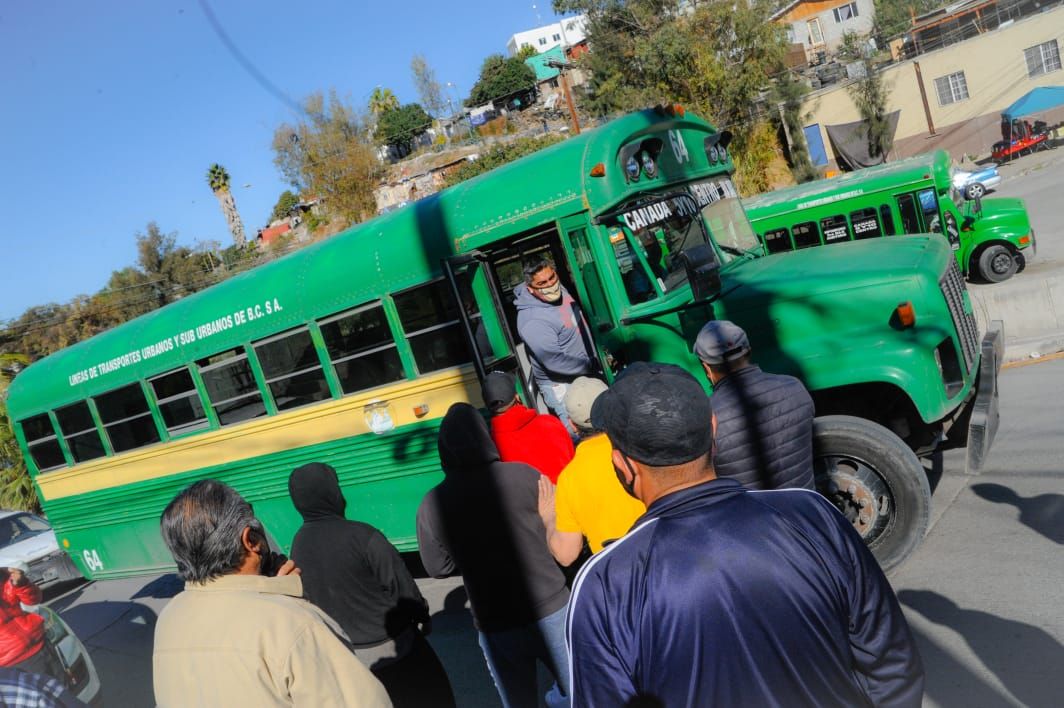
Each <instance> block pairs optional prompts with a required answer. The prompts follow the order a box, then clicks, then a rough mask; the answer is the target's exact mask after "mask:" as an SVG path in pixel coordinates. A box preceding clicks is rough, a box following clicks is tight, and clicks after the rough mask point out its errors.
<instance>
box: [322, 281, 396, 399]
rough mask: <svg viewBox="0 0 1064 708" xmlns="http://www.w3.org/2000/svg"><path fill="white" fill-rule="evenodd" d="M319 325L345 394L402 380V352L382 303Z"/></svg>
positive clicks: (330, 319) (352, 311) (350, 312)
mask: <svg viewBox="0 0 1064 708" xmlns="http://www.w3.org/2000/svg"><path fill="white" fill-rule="evenodd" d="M318 325H319V327H320V328H321V336H322V338H323V339H324V340H325V349H326V351H327V352H328V353H329V360H330V361H332V365H333V369H334V370H335V371H336V376H337V378H338V379H340V388H341V389H342V390H343V392H344V393H354V392H355V391H362V390H364V389H367V388H373V387H374V386H380V385H382V384H386V383H390V382H392V381H398V380H399V379H401V378H403V364H402V362H401V361H400V360H399V348H398V347H396V345H395V340H394V339H393V338H392V331H391V330H390V329H389V328H388V320H387V318H386V317H385V315H384V307H382V306H381V304H380V303H379V302H375V303H371V304H369V305H363V306H362V307H358V308H355V309H354V310H349V311H347V312H342V313H340V314H338V315H334V316H332V317H329V318H327V319H324V320H322V321H320V322H319V323H318Z"/></svg>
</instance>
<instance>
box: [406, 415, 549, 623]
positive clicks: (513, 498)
mask: <svg viewBox="0 0 1064 708" xmlns="http://www.w3.org/2000/svg"><path fill="white" fill-rule="evenodd" d="M439 451H440V462H441V463H442V465H443V473H444V478H443V481H442V482H440V483H439V484H438V485H436V486H435V487H434V488H433V489H431V490H430V491H429V493H428V494H426V495H425V498H424V500H422V502H421V506H420V507H419V508H418V512H417V540H418V546H419V547H420V553H421V561H422V563H424V565H425V570H427V571H428V572H429V574H430V575H433V576H436V577H442V576H445V575H447V574H449V573H453V572H454V571H456V570H457V571H458V572H460V573H461V574H462V580H463V581H464V582H465V587H466V592H467V593H469V604H470V605H471V607H472V610H473V620H474V622H475V624H476V626H477V628H478V629H479V630H480V631H482V632H499V631H503V630H507V629H516V628H518V627H523V626H526V625H528V624H531V623H533V622H535V621H536V620H540V619H543V618H544V617H547V616H548V615H551V614H553V613H555V612H557V611H558V610H560V609H561V608H563V607H565V603H566V602H567V601H568V600H569V591H568V590H567V589H566V587H565V577H564V576H563V575H562V572H561V570H559V568H558V564H557V563H555V562H554V558H553V557H552V556H551V554H550V550H549V549H548V548H547V540H546V530H545V529H544V528H543V520H542V519H541V518H540V516H539V512H538V503H539V476H540V475H539V472H537V471H536V470H535V469H533V468H532V467H529V466H528V465H526V464H523V463H520V462H500V461H499V452H498V450H497V449H496V448H495V443H493V442H492V440H491V435H490V434H489V433H488V425H487V423H486V422H485V421H484V418H483V417H482V416H481V415H480V413H478V412H477V410H476V409H475V408H473V406H471V405H469V404H468V403H456V404H454V405H453V406H451V407H450V409H449V410H448V411H447V415H445V416H444V418H443V423H442V424H441V425H440V437H439Z"/></svg>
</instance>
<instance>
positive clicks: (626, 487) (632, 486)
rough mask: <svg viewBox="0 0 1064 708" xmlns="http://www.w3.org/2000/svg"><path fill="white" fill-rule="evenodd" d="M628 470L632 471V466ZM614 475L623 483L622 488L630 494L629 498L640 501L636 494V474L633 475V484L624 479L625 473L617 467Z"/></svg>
mask: <svg viewBox="0 0 1064 708" xmlns="http://www.w3.org/2000/svg"><path fill="white" fill-rule="evenodd" d="M625 462H627V460H625ZM628 469H629V470H631V466H629V468H628ZM613 473H614V474H615V475H617V481H618V482H620V483H621V487H623V488H624V491H626V492H628V496H630V497H631V498H632V499H639V497H637V496H636V494H635V473H634V472H633V473H632V481H631V482H629V481H628V480H626V479H625V478H624V473H623V472H621V470H620V469H619V468H617V467H616V466H615V467H614V468H613ZM640 501H641V500H640Z"/></svg>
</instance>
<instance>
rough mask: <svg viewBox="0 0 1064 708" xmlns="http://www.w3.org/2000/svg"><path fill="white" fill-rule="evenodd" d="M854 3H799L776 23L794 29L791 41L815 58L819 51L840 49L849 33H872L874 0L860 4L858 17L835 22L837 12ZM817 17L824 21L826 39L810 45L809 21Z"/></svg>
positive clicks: (814, 0) (836, 0) (840, 0)
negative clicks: (835, 11) (839, 8)
mask: <svg viewBox="0 0 1064 708" xmlns="http://www.w3.org/2000/svg"><path fill="white" fill-rule="evenodd" d="M850 2H851V0H811V1H810V2H803V3H799V4H798V5H796V6H795V7H793V8H791V9H790V10H789V11H788V12H786V13H784V14H783V15H782V16H780V17H779V18H778V19H777V20H776V21H777V22H779V23H780V24H783V25H785V26H787V27H790V30H791V41H792V42H795V43H799V44H801V45H802V46H803V47H805V50H806V55H807V56H808V57H809V58H813V55H814V54H816V52H818V51H829V52H830V51H832V50H834V49H835V48H837V47H838V46H839V43H840V42H842V35H843V34H845V33H846V32H856V33H857V34H868V33H869V32H871V31H872V20H873V19H874V18H875V12H876V11H875V7H874V5H873V0H856V3H857V17H854V18H851V19H848V20H845V21H844V22H836V21H835V14H834V12H833V10H834V9H835V8H837V7H841V6H842V5H848V4H849V3H850ZM814 17H816V18H818V19H819V20H820V31H821V34H823V35H824V41H823V42H822V43H819V44H812V43H810V41H809V21H810V20H812V19H813V18H814Z"/></svg>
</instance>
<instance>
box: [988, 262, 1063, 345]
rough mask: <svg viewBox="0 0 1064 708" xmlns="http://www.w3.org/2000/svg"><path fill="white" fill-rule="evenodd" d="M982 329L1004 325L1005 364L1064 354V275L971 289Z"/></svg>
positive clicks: (1011, 281)
mask: <svg viewBox="0 0 1064 708" xmlns="http://www.w3.org/2000/svg"><path fill="white" fill-rule="evenodd" d="M969 294H970V295H971V299H972V308H973V309H974V311H975V319H976V321H977V322H978V324H979V329H980V330H981V331H983V332H985V331H987V328H988V327H989V324H990V322H991V321H993V320H1001V321H1003V322H1004V323H1005V359H1004V360H1005V362H1006V363H1008V362H1014V361H1024V360H1027V359H1032V358H1034V359H1037V358H1039V357H1041V356H1045V355H1047V354H1054V353H1056V352H1060V351H1064V274H1061V275H1051V276H1047V277H1042V278H1024V277H1023V276H1022V275H1021V276H1019V277H1018V278H1015V279H1013V280H1010V281H1008V282H1006V283H1000V284H998V285H994V286H988V287H979V288H971V289H969Z"/></svg>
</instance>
